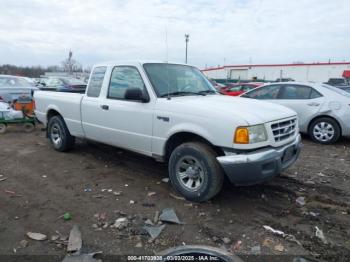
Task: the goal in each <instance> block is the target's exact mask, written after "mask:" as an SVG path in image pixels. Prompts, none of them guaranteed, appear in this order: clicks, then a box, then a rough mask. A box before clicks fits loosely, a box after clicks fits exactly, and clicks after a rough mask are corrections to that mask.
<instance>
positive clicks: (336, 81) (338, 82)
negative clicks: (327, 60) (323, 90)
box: [325, 77, 350, 87]
mask: <svg viewBox="0 0 350 262" xmlns="http://www.w3.org/2000/svg"><path fill="white" fill-rule="evenodd" d="M325 84H328V85H331V86H336V87H342V86H350V83H349V82H348V80H347V79H346V78H343V77H340V78H330V79H328V81H327V82H325Z"/></svg>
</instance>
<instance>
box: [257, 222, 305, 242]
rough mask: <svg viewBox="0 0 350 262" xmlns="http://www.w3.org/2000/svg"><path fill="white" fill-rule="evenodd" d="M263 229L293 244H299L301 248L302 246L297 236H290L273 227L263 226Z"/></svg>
mask: <svg viewBox="0 0 350 262" xmlns="http://www.w3.org/2000/svg"><path fill="white" fill-rule="evenodd" d="M263 228H264V229H265V230H267V231H270V232H272V233H273V234H276V235H279V236H281V237H283V238H285V239H287V240H289V241H291V242H294V243H297V244H298V245H299V246H301V243H300V242H299V241H298V240H297V239H296V238H295V236H293V235H290V234H286V233H284V232H283V231H281V230H276V229H273V228H272V227H270V226H263Z"/></svg>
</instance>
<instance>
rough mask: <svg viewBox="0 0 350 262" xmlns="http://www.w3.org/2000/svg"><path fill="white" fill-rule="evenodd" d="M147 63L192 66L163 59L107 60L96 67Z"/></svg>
mask: <svg viewBox="0 0 350 262" xmlns="http://www.w3.org/2000/svg"><path fill="white" fill-rule="evenodd" d="M147 63H151V64H155V63H161V64H167V63H168V64H176V65H187V66H191V65H188V64H184V63H178V62H167V61H161V60H120V61H118V60H116V61H106V62H101V63H98V64H95V65H94V67H97V66H115V65H133V66H136V65H143V64H147Z"/></svg>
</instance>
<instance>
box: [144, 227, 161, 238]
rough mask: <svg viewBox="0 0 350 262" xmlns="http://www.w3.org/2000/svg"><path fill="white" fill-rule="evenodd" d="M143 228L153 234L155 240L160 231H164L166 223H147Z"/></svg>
mask: <svg viewBox="0 0 350 262" xmlns="http://www.w3.org/2000/svg"><path fill="white" fill-rule="evenodd" d="M142 228H143V229H144V230H145V231H146V232H147V233H148V234H149V235H150V236H151V240H154V239H156V238H157V237H158V236H159V235H160V233H162V231H163V230H164V228H165V225H160V226H150V225H145V226H143V227H142Z"/></svg>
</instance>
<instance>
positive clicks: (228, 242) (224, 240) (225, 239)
mask: <svg viewBox="0 0 350 262" xmlns="http://www.w3.org/2000/svg"><path fill="white" fill-rule="evenodd" d="M221 240H222V242H224V243H225V244H230V243H231V239H229V238H228V237H223V238H222V239H221Z"/></svg>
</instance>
